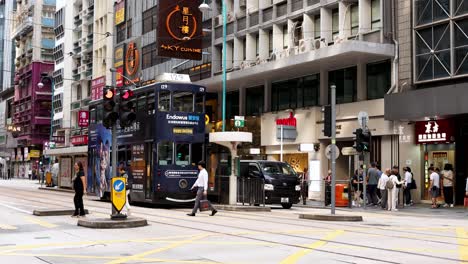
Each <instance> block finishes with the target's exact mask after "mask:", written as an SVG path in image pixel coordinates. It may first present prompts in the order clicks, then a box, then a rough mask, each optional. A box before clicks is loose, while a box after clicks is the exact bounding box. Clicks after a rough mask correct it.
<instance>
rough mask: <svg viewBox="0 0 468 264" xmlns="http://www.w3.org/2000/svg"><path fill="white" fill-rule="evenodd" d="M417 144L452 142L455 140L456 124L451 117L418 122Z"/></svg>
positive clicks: (416, 129)
mask: <svg viewBox="0 0 468 264" xmlns="http://www.w3.org/2000/svg"><path fill="white" fill-rule="evenodd" d="M415 131H416V144H427V143H429V144H433V143H451V142H454V141H455V133H454V132H455V130H454V124H453V122H452V121H451V120H449V119H442V120H435V121H424V122H416V125H415Z"/></svg>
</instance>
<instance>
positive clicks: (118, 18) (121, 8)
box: [115, 0, 125, 26]
mask: <svg viewBox="0 0 468 264" xmlns="http://www.w3.org/2000/svg"><path fill="white" fill-rule="evenodd" d="M123 22H125V1H124V0H120V1H116V4H115V25H116V26H117V25H120V24H122V23H123Z"/></svg>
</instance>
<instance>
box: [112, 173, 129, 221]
mask: <svg viewBox="0 0 468 264" xmlns="http://www.w3.org/2000/svg"><path fill="white" fill-rule="evenodd" d="M125 181H126V179H125V178H124V177H114V178H112V182H111V186H112V190H111V200H112V205H113V206H114V208H115V210H117V212H118V213H120V211H122V209H123V207H124V206H125V203H126V201H127V195H126V190H125Z"/></svg>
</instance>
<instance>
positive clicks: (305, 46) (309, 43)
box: [297, 39, 315, 54]
mask: <svg viewBox="0 0 468 264" xmlns="http://www.w3.org/2000/svg"><path fill="white" fill-rule="evenodd" d="M313 49H315V46H314V40H313V39H301V40H299V46H298V47H297V52H298V54H300V53H304V52H308V51H311V50H313Z"/></svg>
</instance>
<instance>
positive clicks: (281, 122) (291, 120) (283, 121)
mask: <svg viewBox="0 0 468 264" xmlns="http://www.w3.org/2000/svg"><path fill="white" fill-rule="evenodd" d="M276 125H277V126H292V127H296V126H297V120H296V118H295V117H294V115H293V113H292V112H291V113H289V117H288V118H278V119H276Z"/></svg>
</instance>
